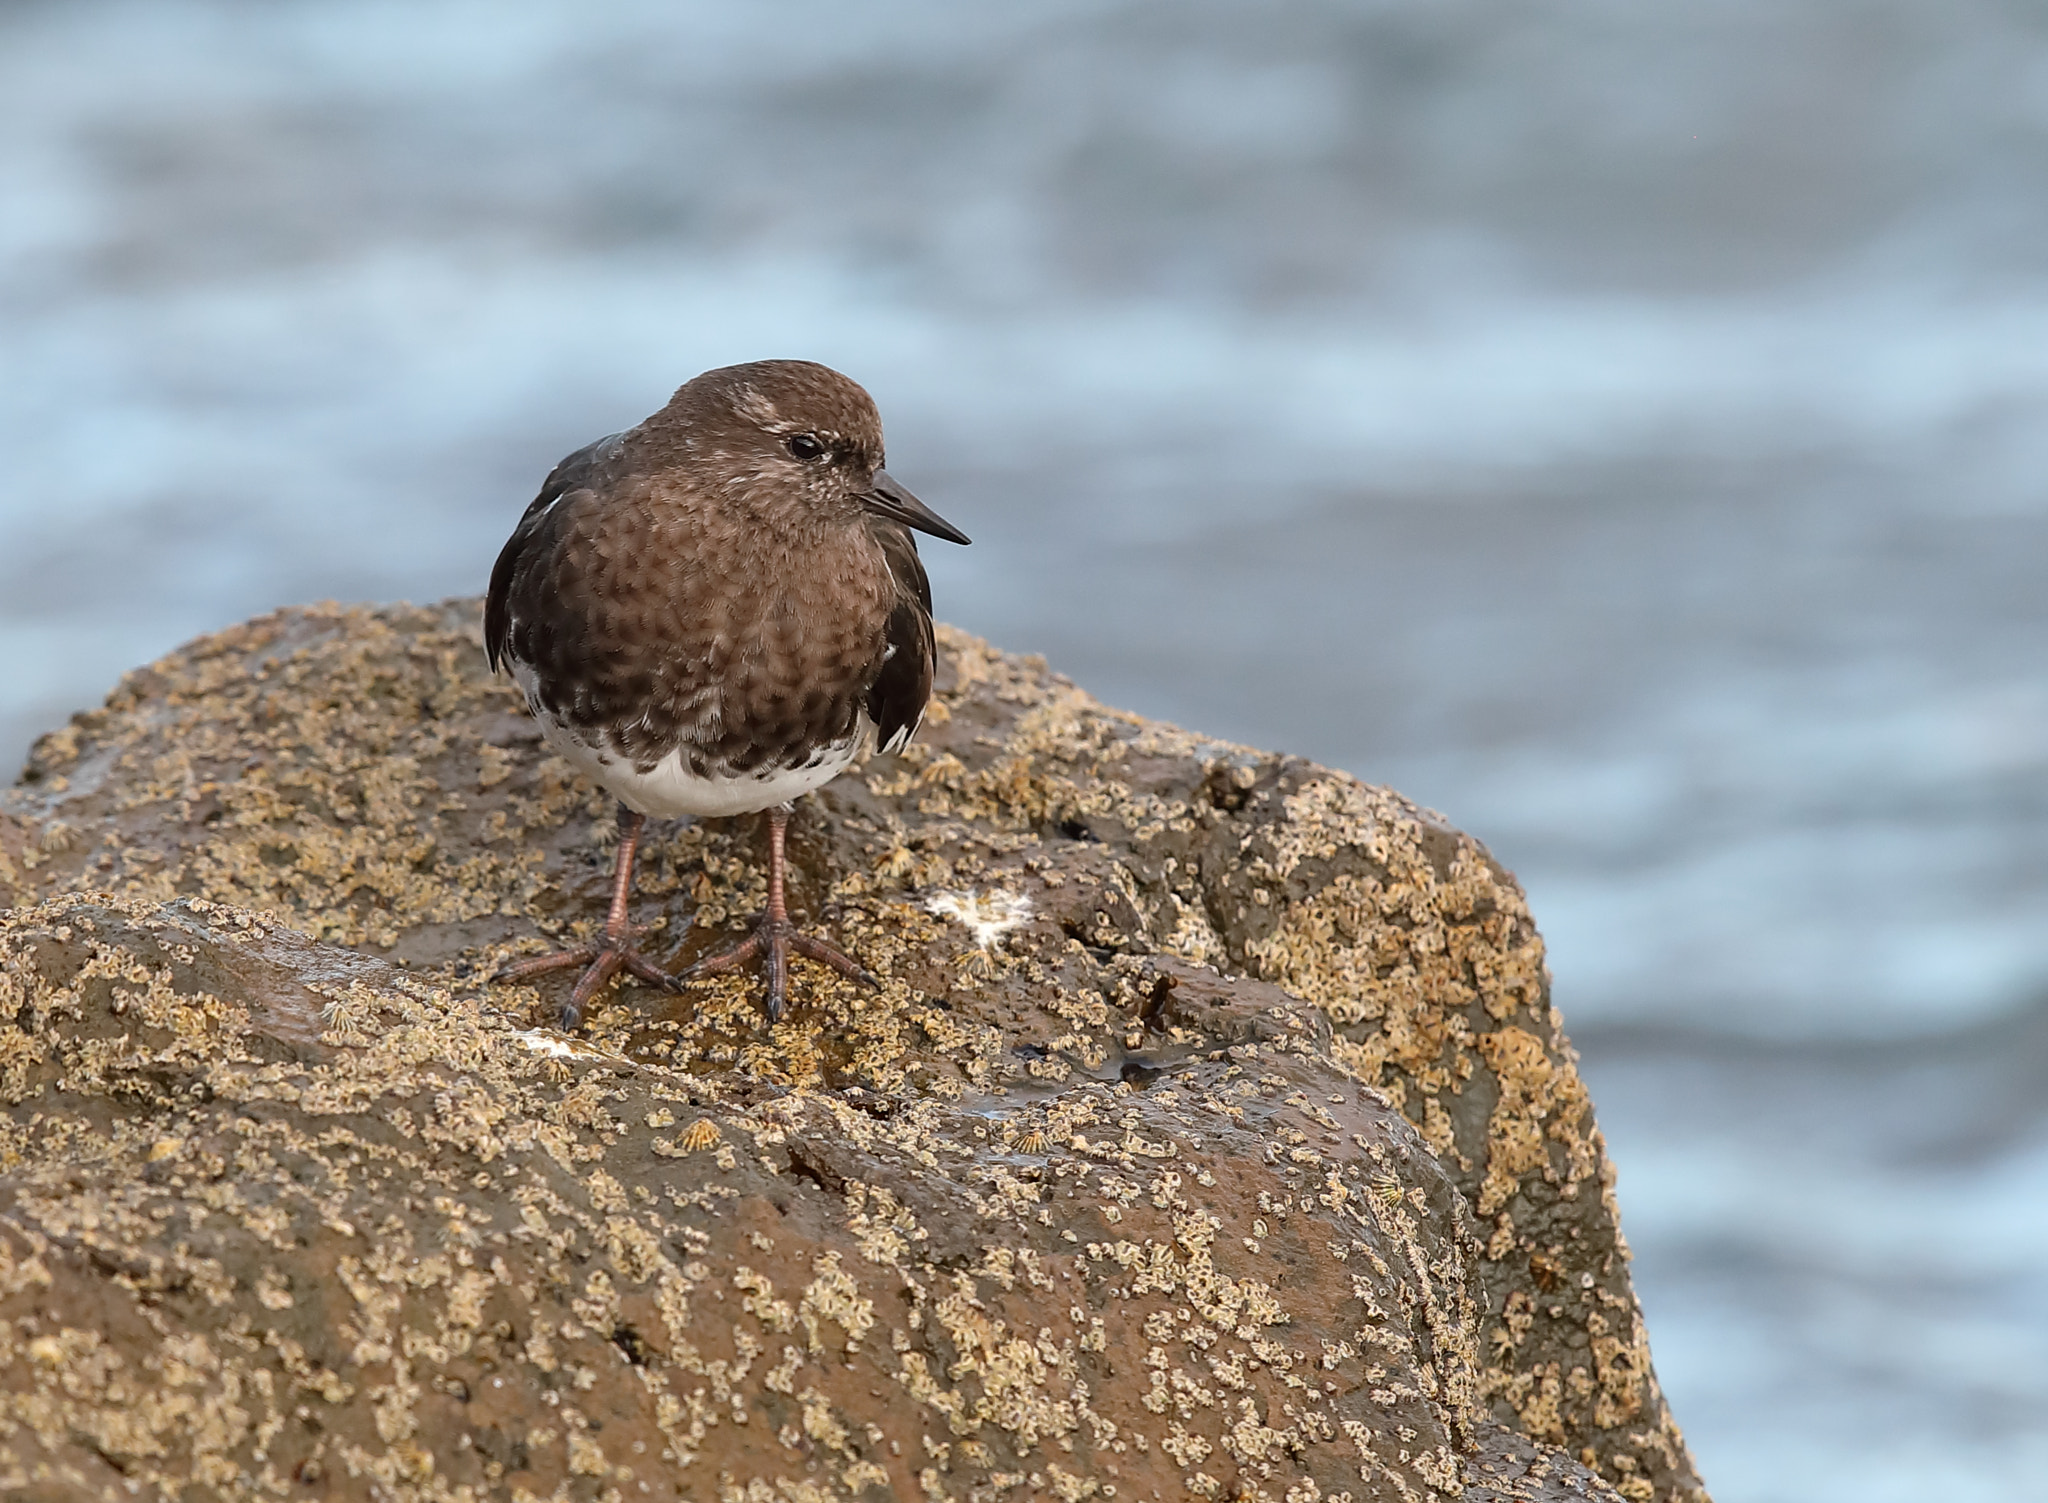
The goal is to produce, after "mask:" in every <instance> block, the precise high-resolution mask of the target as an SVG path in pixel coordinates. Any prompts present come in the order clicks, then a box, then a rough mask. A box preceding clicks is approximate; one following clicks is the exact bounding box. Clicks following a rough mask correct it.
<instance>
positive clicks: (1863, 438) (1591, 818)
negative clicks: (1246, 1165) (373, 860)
mask: <svg viewBox="0 0 2048 1503" xmlns="http://www.w3.org/2000/svg"><path fill="white" fill-rule="evenodd" d="M0 331H4V332H0V442H4V444H5V447H6V452H7V454H8V456H9V463H8V466H7V472H6V478H5V483H4V485H0V536H4V538H5V539H6V541H5V543H4V545H0V661H4V662H5V663H6V664H7V668H6V671H5V674H4V675H0V754H4V755H5V756H6V757H8V758H10V759H11V758H14V757H16V756H18V755H19V753H20V752H21V751H23V750H24V749H25V748H26V746H27V744H28V741H29V740H30V738H31V737H32V736H33V735H34V734H35V733H36V732H37V731H39V730H41V729H43V728H46V727H47V726H49V725H52V724H55V723H57V722H59V721H61V719H62V718H63V717H64V716H65V715H66V714H68V713H69V712H70V711H71V710H73V709H75V708H78V707H80V706H82V705H84V704H87V703H89V702H91V701H93V700H94V699H96V698H97V697H98V696H99V695H100V694H101V693H102V692H104V689H105V688H106V686H107V685H108V684H109V683H110V682H111V681H112V679H113V678H114V677H115V676H116V675H117V674H118V673H119V672H120V671H122V670H123V669H125V668H127V667H129V666H131V665H133V664H135V663H137V662H140V661H143V660H145V659H147V658H149V657H152V656H154V655H156V654H157V653H159V652H161V651H163V650H164V649H166V648H168V647H169V646H171V645H173V644H174V643H176V642H177V641H179V640H181V639H183V638H185V637H187V636H190V635H192V634H193V633H196V632H199V631H203V630H207V629H211V628H214V627H217V626H220V625H224V624H226V623H228V622H230V621H233V620H237V619H240V618H241V617H243V616H246V615H248V614H251V613H253V612H255V611H258V610H263V609H267V608H269V607H270V606H273V605H276V604H279V603H282V602H287V601H294V600H305V599H313V598H320V597H341V598H393V597H399V596H411V597H415V598H425V597H434V596H439V595H444V594H450V593H458V592H462V593H469V592H475V591H477V590H479V589H480V588H481V586H482V582H483V579H484V576H485V573H486V571H487V569H488V567H489V562H490V559H491V558H492V557H493V555H494V553H495V550H496V548H497V546H498V544H499V542H500V541H502V539H503V536H504V534H505V532H506V531H507V529H508V528H509V526H510V523H511V520H512V519H513V518H514V517H515V516H516V515H517V513H518V511H519V509H520V508H521V507H522V506H523V505H524V503H525V501H526V500H527V499H528V498H530V496H531V494H532V492H533V490H534V488H535V486H536V484H537V482H538V480H539V478H540V476H541V475H542V474H543V473H544V472H545V470H546V469H547V467H548V466H549V465H550V464H551V463H552V462H553V460H554V459H556V458H557V457H559V456H560V455H561V454H563V453H564V452H566V451H568V450H569V449H571V448H574V447H576V446H577V445H579V444H581V443H583V442H585V441H587V440H588V439H590V438H592V437H595V436H596V435H598V434H601V433H605V432H610V431H612V430H613V429H616V428H618V427H621V426H624V425H625V424H627V423H630V422H632V421H635V420H637V419H638V418H639V417H641V416H643V415H644V414H645V413H646V412H648V411H650V410H651V409H652V408H653V407H654V406H656V405H658V404H659V402H660V401H661V400H662V399H663V398H664V397H665V396H666V394H667V392H668V390H669V389H670V388H671V387H673V386H674V385H675V384H676V383H677V382H678V381H680V380H681V379H683V378H684V377H686V376H688V375H690V374H692V373H694V372H695V371H697V370H699V369H703V368H705V367H708V366H711V365H716V364H721V363H725V362H727V361H731V360H739V359H751V358H758V357H761V356H764V355H770V354H793V355H805V356H809V357H812V358H817V359H822V360H825V361H828V362H830V363H832V364H835V365H838V366H840V367H841V368H842V369H845V370H847V371H848V372H850V373H851V374H853V375H855V376H856V377H858V378H859V379H861V380H862V381H863V382H865V383H866V384H867V385H868V386H869V387H870V389H871V390H873V391H874V392H875V394H876V396H877V398H878V400H879V401H880V403H881V406H882V410H883V412H884V414H885V415H886V417H887V419H888V422H889V431H890V444H891V467H892V469H893V470H895V471H896V472H897V473H898V474H900V475H901V476H902V477H903V478H904V479H905V480H906V481H907V482H908V483H910V484H911V485H912V486H913V487H914V488H915V489H917V490H919V491H920V492H921V493H924V494H926V495H928V496H929V497H930V498H931V499H932V500H933V501H934V502H935V503H936V504H938V505H939V506H940V508H941V509H942V510H943V511H944V512H945V513H946V514H947V515H948V516H951V517H954V518H955V519H956V520H958V521H959V522H960V523H961V524H962V525H963V526H964V527H965V528H966V529H967V530H968V531H969V532H971V533H973V534H974V536H975V537H976V539H977V542H976V545H975V547H973V548H972V549H969V550H964V551H963V550H951V549H934V550H932V553H933V557H932V559H931V567H932V573H933V579H934V588H935V591H936V593H937V595H938V597H939V602H940V606H941V609H942V613H944V614H946V615H948V616H950V617H951V618H952V619H954V620H956V621H958V622H960V623H961V624H962V625H965V626H968V627H970V628H972V629H975V630H978V631H981V632H984V633H986V634H988V635H990V636H992V637H993V638H995V639H996V640H997V641H999V642H1001V643H1003V644H1004V645H1006V646H1011V647H1016V648H1023V649H1031V650H1038V651H1043V652H1045V653H1046V654H1047V655H1048V656H1049V657H1051V658H1052V660H1053V661H1054V663H1055V664H1056V665H1058V666H1059V667H1061V668H1063V669H1065V670H1066V671H1068V672H1070V673H1072V674H1073V675H1074V676H1075V677H1076V678H1078V679H1079V680H1080V681H1081V682H1082V683H1084V684H1086V685H1087V686H1088V687H1089V688H1091V689H1093V690H1095V691H1096V692H1097V693H1099V694H1101V695H1102V696H1103V697H1104V698H1106V699H1109V700H1111V701H1112V702H1116V703H1120V704H1124V705H1128V706H1130V707H1132V708H1135V709H1140V710H1144V711H1147V712H1149V713H1153V714H1159V715H1164V716H1167V717H1169V718H1173V719H1176V720H1180V721H1182V722H1184V723H1187V724H1190V725H1195V726H1199V727H1201V728H1203V729H1205V730H1208V731H1211V732H1215V733H1218V734H1223V735H1229V736H1234V737H1237V738H1240V739H1243V740H1247V741H1252V742H1256V743H1259V744H1262V745H1268V746H1278V747H1283V748H1286V749H1289V750H1294V751H1299V752H1302V753H1305V754H1307V755H1310V756H1313V757H1316V758H1318V759H1320V760H1323V761H1327V762H1331V763H1335V764H1337V765H1341V766H1345V767H1348V768H1350V769H1352V770H1354V771H1356V772H1358V773H1360V774H1361V775H1362V776H1365V777H1368V778H1371V779H1373V780H1375V781H1381V782H1390V783H1393V784H1395V785H1397V786H1399V787H1401V788H1402V789H1403V790H1404V791H1406V792H1408V793H1410V794H1413V795H1414V796H1416V797H1418V798H1421V799H1422V800H1424V801H1425V802H1427V803H1430V804H1433V805H1435V806H1436V807H1439V808H1441V809H1443V810H1445V811H1446V812H1447V813H1448V814H1449V815H1450V816H1451V817H1452V818H1453V819H1454V820H1455V821H1456V822H1457V823H1458V824H1460V825H1461V826H1463V827H1464V828H1466V829H1469V830H1472V831H1473V832H1474V833H1476V834H1478V835H1479V836H1481V837H1482V838H1484V839H1485V840H1487V841H1488V843H1489V844H1490V845H1492V846H1493V848H1494V849H1495V851H1496V852H1497V853H1498V854H1499V855H1500V856H1501V857H1502V858H1503V859H1504V860H1505V861H1506V862H1507V863H1508V864H1509V865H1510V866H1512V867H1513V868H1514V869H1515V871H1516V872H1517V873H1518V874H1519V875H1520V876H1521V877H1522V878H1523V880H1524V882H1525V883H1526V884H1527V886H1528V888H1529V890H1530V894H1531V898H1532V901H1533V903H1534V905H1535V909H1536V913H1537V916H1538V918H1539V921H1540V922H1541V923H1542V925H1543V927H1544V929H1545V932H1546V933H1547V935H1548V936H1549V938H1550V941H1551V948H1552V965H1553V970H1554V972H1555V974H1556V979H1557V998H1558V1001H1559V1004H1560V1005H1561V1006H1562V1007H1563V1008H1564V1010H1565V1013H1566V1017H1567V1020H1568V1023H1569V1024H1570V1026H1571V1028H1572V1032H1573V1035H1574V1037H1575V1038H1576V1040H1577V1041H1578V1043H1579V1044H1580V1046H1581V1049H1582V1051H1583V1052H1584V1054H1585V1056H1586V1065H1587V1071H1588V1074H1589V1075H1590V1077H1591V1079H1592V1083H1593V1086H1594V1091H1595V1095H1596V1098H1597V1100H1598V1102H1599V1108H1600V1113H1601V1118H1602V1121H1603V1124H1604V1125H1605V1127H1606V1130H1607V1133H1608V1136H1609V1139H1610V1143H1611V1145H1612V1147H1613V1149H1614V1152H1615V1156H1616V1159H1617V1161H1618V1163H1619V1166H1620V1171H1621V1196H1622V1202H1623V1208H1624V1215H1625V1218H1626V1222H1627V1225H1628V1228H1629V1232H1630V1235H1631V1238H1632V1240H1633V1242H1634V1244H1635V1247H1636V1250H1637V1255H1638V1261H1637V1274H1638V1279H1639V1283H1640V1286H1641V1288H1642V1290H1643V1293H1644V1297H1645V1300H1646V1302H1647V1304H1648V1306H1649V1310H1650V1317H1651V1330H1652V1334H1653V1338H1654V1342H1655V1348H1656V1354H1657V1358H1658V1365H1659V1370H1660V1374H1661V1376H1662V1377H1663V1379H1664V1382H1665V1386H1666V1387H1667V1389H1668V1390H1669V1391H1670V1393H1671V1396H1672V1400H1673V1403H1674V1405H1675V1407H1676V1410H1677V1413H1678V1415H1679V1418H1680V1420H1681V1423H1683V1424H1684V1425H1685V1427H1686V1429H1687V1432H1688V1435H1689V1437H1690V1439H1691V1441H1692V1443H1693V1446H1694V1448H1695V1451H1696V1453H1697V1454H1698V1456H1699V1459H1700V1462H1701V1465H1702V1468H1703V1470H1704V1471H1705V1474H1706V1476H1707V1479H1708V1481H1709V1483H1710V1485H1712V1486H1713V1487H1714V1489H1715V1491H1716V1495H1717V1496H1718V1497H1719V1498H1721V1499H1722V1500H1723V1503H1763V1500H1773V1503H1775V1500H1787V1503H1790V1500H1800V1503H1813V1500H1832V1499H1843V1500H1847V1499H1856V1500H1859V1503H1861V1500H1886V1499H1893V1498H1898V1499H1915V1500H1920V1499H1926V1498H1930V1497H1940V1498H1943V1499H1945V1500H1947V1499H1952V1500H1959V1503H1962V1500H1975V1499H1986V1500H1991V1499H1999V1500H2003V1499H2014V1498H2020V1497H2027V1496H2035V1495H2038V1488H2039V1482H2038V1479H2039V1477H2040V1476H2041V1475H2043V1468H2044V1463H2048V1420H2044V1419H2043V1415H2044V1413H2048V1271H2044V1269H2043V1267H2042V1263H2041V1259H2040V1255H2039V1252H2038V1249H2039V1247H2040V1246H2041V1245H2042V1242H2043V1239H2044V1235H2048V1091H2044V1089H2043V1084H2044V1076H2048V591H2044V585H2043V581H2044V578H2048V12H2044V11H2043V10H2041V8H2040V7H2038V6H2035V5H2029V4H2024V3H2021V0H2004V3H1994V0H1958V3H1955V4H1947V5H1940V6H1933V5H1926V4H1911V3H1906V0H1832V3H1828V4H1820V3H1817V0H1816V3H1793V4H1785V3H1782V0H1780V3H1771V0H1709V3H1704V4H1698V5H1692V6H1686V7H1682V8H1678V7H1667V8H1648V9H1646V8H1644V7H1641V6H1639V5H1631V4H1623V3H1621V0H1582V3H1573V4H1565V3H1562V0H1539V3H1535V4H1519V5H1508V4H1506V3H1476V0H1377V3H1373V0H1357V3H1349V4H1346V3H1338V0H1295V3H1288V4H1270V5H1261V6H1248V5H1227V4H1222V3H1219V0H1179V3H1173V4H1167V3H1163V0H1161V3H1116V0H1055V3H1048V4H1044V5H1039V6H1033V7H1000V8H998V7H961V6H948V5H944V4H941V3H938V0H887V3H885V4H879V5H874V6H868V7H862V8H859V9H858V10H854V11H849V10H846V9H845V8H843V7H833V6H828V5H824V4H820V3H816V0H793V3H785V4H783V5H780V6H777V7H774V8H772V9H765V10H764V9H760V8H755V7H735V6H714V5H708V4H703V5H700V4H673V3H654V0H638V3H626V0H617V3H608V4H603V5H597V6H589V5H585V6H575V5H570V4H568V3H566V0H519V3H508V0H500V3H497V4H491V5H484V4H476V3H466V0H409V3H404V4H400V3H396V0H387V3H371V0H288V3H275V0H272V3H258V0H242V3H233V0H148V3H141V0H131V3H115V0H67V3H61V4H60V3H34V0H15V3H13V4H11V5H8V6H5V7H0Z"/></svg>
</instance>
